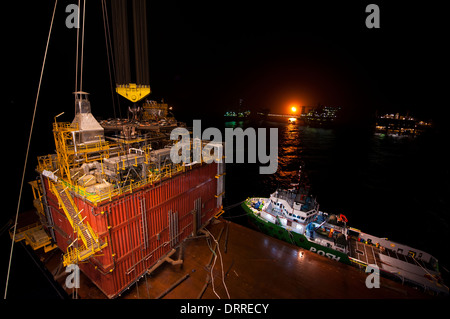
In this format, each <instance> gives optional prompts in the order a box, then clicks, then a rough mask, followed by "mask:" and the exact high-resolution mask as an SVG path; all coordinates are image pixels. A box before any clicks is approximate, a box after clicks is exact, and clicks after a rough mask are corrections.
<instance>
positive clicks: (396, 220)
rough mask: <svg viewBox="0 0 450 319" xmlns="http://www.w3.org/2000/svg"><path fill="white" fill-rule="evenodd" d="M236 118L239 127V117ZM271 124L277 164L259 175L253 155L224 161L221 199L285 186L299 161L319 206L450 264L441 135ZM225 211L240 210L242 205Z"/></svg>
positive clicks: (229, 200)
mask: <svg viewBox="0 0 450 319" xmlns="http://www.w3.org/2000/svg"><path fill="white" fill-rule="evenodd" d="M237 125H240V127H243V128H244V129H245V127H244V126H243V123H239V124H237ZM277 127H278V137H279V144H278V147H279V158H278V165H279V166H278V170H277V172H276V173H275V174H273V175H259V170H258V167H259V166H260V165H261V164H259V163H258V164H228V165H227V180H226V183H227V184H226V189H227V199H226V200H227V203H228V204H233V203H236V202H239V201H241V200H243V199H245V198H246V197H249V196H268V195H269V194H270V193H271V192H273V191H274V190H275V189H276V188H277V187H283V188H286V187H289V185H290V183H291V182H292V181H293V179H294V178H295V177H296V175H297V172H298V168H299V166H300V163H301V162H304V163H305V166H304V171H306V172H307V174H308V175H307V177H308V180H309V182H310V184H311V186H312V191H313V193H314V195H315V196H317V199H318V202H319V203H320V208H321V210H324V211H327V212H331V213H337V214H339V213H344V214H345V215H346V216H347V217H348V218H349V224H350V225H352V226H354V227H357V228H361V229H362V230H363V231H366V232H368V233H373V234H374V235H378V236H380V237H388V238H390V239H392V240H394V241H398V242H401V243H405V244H408V245H411V246H413V247H416V248H419V249H423V250H426V251H428V252H430V253H431V254H433V255H435V257H437V258H438V259H439V260H440V262H441V263H443V264H444V265H445V264H446V265H449V264H450V263H449V259H448V257H447V256H446V254H444V253H443V252H444V251H446V250H447V249H446V247H445V246H443V245H444V244H443V243H445V242H446V241H447V234H448V232H449V217H450V210H449V208H448V207H449V206H448V204H449V203H448V201H449V198H450V186H449V182H448V180H449V179H450V176H449V175H450V174H449V168H448V163H449V162H450V160H449V156H448V154H446V148H445V147H443V146H444V145H446V141H442V140H440V139H439V137H436V136H420V137H418V138H416V139H412V140H408V139H395V138H390V137H380V136H376V135H374V134H372V133H371V132H361V131H354V130H350V129H338V130H335V129H334V130H333V129H323V128H310V127H305V126H299V125H292V124H289V125H287V124H284V125H277ZM231 214H235V215H239V214H241V215H242V210H240V209H239V208H238V209H235V212H232V213H231ZM243 223H245V221H243ZM438 229H439V231H437V230H438ZM446 268H448V267H446Z"/></svg>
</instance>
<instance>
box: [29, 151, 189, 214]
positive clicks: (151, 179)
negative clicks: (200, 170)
mask: <svg viewBox="0 0 450 319" xmlns="http://www.w3.org/2000/svg"><path fill="white" fill-rule="evenodd" d="M38 160H39V164H38V170H39V171H41V172H42V171H43V170H52V168H54V166H53V161H52V159H51V157H49V156H41V157H39V158H38ZM186 169H192V166H189V167H186V166H184V165H182V164H176V165H171V164H169V165H166V166H163V167H162V168H161V170H160V171H158V170H155V171H154V172H152V173H151V174H148V175H147V178H144V179H141V180H139V181H136V182H132V183H129V184H127V185H124V186H116V185H114V189H112V190H106V191H98V192H97V193H91V192H88V191H87V190H86V189H87V187H83V186H80V185H75V184H73V183H71V182H69V181H67V180H65V179H62V178H60V179H59V180H60V181H61V182H62V183H63V184H64V187H67V189H69V190H70V191H72V192H74V193H75V194H77V195H79V196H81V197H83V198H85V199H86V200H87V201H89V202H91V203H93V204H94V205H97V204H98V203H100V202H103V201H106V200H112V198H113V197H115V196H118V195H122V194H126V193H131V192H133V191H134V190H135V189H138V188H140V187H143V186H145V185H148V184H153V183H155V182H159V181H162V180H164V179H166V178H171V177H172V176H173V175H174V174H177V173H179V172H182V171H185V170H186Z"/></svg>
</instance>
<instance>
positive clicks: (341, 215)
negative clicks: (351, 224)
mask: <svg viewBox="0 0 450 319" xmlns="http://www.w3.org/2000/svg"><path fill="white" fill-rule="evenodd" d="M339 219H341V220H342V221H343V222H344V223H348V219H347V217H346V216H345V215H344V214H340V215H339Z"/></svg>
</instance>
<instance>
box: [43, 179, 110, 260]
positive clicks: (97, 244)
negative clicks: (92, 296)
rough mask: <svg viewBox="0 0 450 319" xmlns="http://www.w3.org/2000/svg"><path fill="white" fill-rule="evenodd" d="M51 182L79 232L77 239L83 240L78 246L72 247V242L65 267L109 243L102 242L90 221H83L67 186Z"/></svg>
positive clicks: (67, 215) (67, 214) (60, 202)
mask: <svg viewBox="0 0 450 319" xmlns="http://www.w3.org/2000/svg"><path fill="white" fill-rule="evenodd" d="M50 184H51V189H52V192H53V194H55V196H56V197H57V198H58V202H59V205H60V207H61V208H62V209H63V210H64V213H65V214H66V217H67V219H68V221H69V223H70V225H71V226H72V228H73V230H74V232H75V233H76V234H77V239H81V241H82V244H81V245H79V246H78V247H72V244H73V243H72V244H71V245H70V246H69V247H68V248H67V252H66V254H65V255H64V256H63V264H64V267H67V266H68V265H70V264H73V263H76V262H82V261H85V260H87V259H88V258H89V257H91V256H92V255H94V254H95V253H97V252H99V251H101V250H102V249H103V248H105V247H106V246H107V245H108V244H107V242H106V241H105V242H102V241H101V240H100V239H99V238H98V236H97V234H96V233H95V232H94V231H93V230H92V228H91V226H90V225H89V223H88V222H83V220H84V219H81V217H80V213H81V211H78V208H77V206H76V205H75V203H74V201H73V198H72V196H71V195H70V193H69V191H68V190H67V187H66V188H64V186H63V185H62V184H61V182H57V183H53V182H50Z"/></svg>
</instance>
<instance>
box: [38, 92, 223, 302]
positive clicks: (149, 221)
mask: <svg viewBox="0 0 450 319" xmlns="http://www.w3.org/2000/svg"><path fill="white" fill-rule="evenodd" d="M76 94H77V100H76V102H77V110H76V115H75V119H74V120H73V122H72V123H59V122H56V121H55V123H53V134H54V139H55V146H56V154H50V155H46V156H41V157H39V158H38V167H37V172H38V173H39V174H40V176H39V179H38V180H36V181H34V182H32V183H31V184H32V186H33V188H34V192H33V193H34V194H35V206H36V207H37V208H38V209H37V210H38V213H39V217H40V220H41V223H42V224H43V225H44V227H45V228H46V229H47V230H48V232H49V234H50V236H51V238H52V239H53V241H54V242H55V243H56V244H57V246H58V247H59V248H60V249H61V250H62V251H63V252H65V254H64V256H63V263H64V266H67V265H70V264H78V265H79V267H80V269H81V270H82V271H83V273H84V274H85V275H87V277H89V278H90V279H91V280H92V281H93V282H94V283H95V284H96V285H97V286H98V287H99V288H100V290H102V291H103V292H104V293H105V295H106V296H108V297H110V298H112V297H116V296H117V295H119V294H120V293H121V292H122V291H123V290H125V289H126V288H128V287H129V286H130V285H131V284H133V283H134V282H135V281H137V280H139V278H140V277H142V276H143V275H145V273H146V271H147V269H149V268H150V267H152V266H153V265H154V264H156V263H157V262H158V261H159V260H160V259H161V258H164V257H165V256H166V255H167V254H168V253H170V252H171V251H172V250H173V249H174V248H176V246H178V245H179V244H180V243H181V242H182V241H183V240H184V239H185V238H187V237H188V236H191V235H193V234H194V235H195V234H196V233H197V231H198V230H199V228H200V227H201V226H202V225H205V224H206V223H207V222H208V221H209V220H210V219H211V218H212V217H214V216H217V215H218V214H220V213H221V212H222V211H223V210H222V197H223V196H224V175H225V167H224V165H225V164H224V163H219V162H222V161H219V160H218V159H215V162H217V163H215V162H212V163H210V164H206V162H201V163H196V164H194V165H184V164H183V163H180V164H175V163H173V162H172V161H171V160H170V149H171V145H172V144H173V142H174V141H171V140H169V138H168V133H167V134H166V133H162V132H161V131H160V130H157V131H155V129H154V127H155V125H153V126H151V127H152V128H151V129H148V127H146V126H144V128H145V130H148V131H147V132H146V133H145V134H142V132H140V133H139V134H136V135H135V136H128V135H126V134H124V133H123V131H122V132H114V133H113V134H112V135H111V136H106V135H105V130H104V128H103V127H102V126H101V125H100V124H99V123H98V122H97V121H96V119H95V118H94V116H93V115H92V114H91V112H90V111H91V110H90V103H89V100H88V98H87V94H85V93H84V92H77V93H76ZM109 140H111V141H109ZM205 143H206V142H205ZM214 154H221V152H215V153H214ZM212 156H214V155H212ZM204 160H205V161H208V162H210V160H211V158H204Z"/></svg>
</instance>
